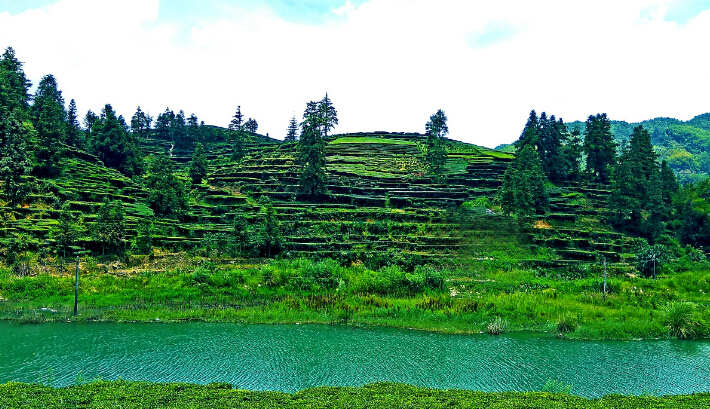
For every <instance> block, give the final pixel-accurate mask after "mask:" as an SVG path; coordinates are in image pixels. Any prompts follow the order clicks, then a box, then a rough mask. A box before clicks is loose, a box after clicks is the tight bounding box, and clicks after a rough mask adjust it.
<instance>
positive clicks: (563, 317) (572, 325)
mask: <svg viewBox="0 0 710 409" xmlns="http://www.w3.org/2000/svg"><path fill="white" fill-rule="evenodd" d="M578 326H579V322H578V317H577V316H576V315H574V314H571V313H569V312H567V311H565V312H564V313H562V314H560V316H559V317H558V319H557V332H559V333H561V334H567V333H569V332H574V331H575V330H576V329H577V327H578Z"/></svg>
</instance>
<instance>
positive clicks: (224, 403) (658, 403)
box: [0, 380, 710, 409]
mask: <svg viewBox="0 0 710 409" xmlns="http://www.w3.org/2000/svg"><path fill="white" fill-rule="evenodd" d="M708 405H710V394H708V393H700V394H695V395H692V396H683V395H680V396H663V397H654V396H622V395H609V396H605V397H603V398H601V399H585V398H581V397H578V396H573V395H569V394H565V393H550V392H494V393H486V392H476V391H465V390H457V389H453V390H437V389H429V388H422V387H416V386H409V385H403V384H395V383H384V382H382V383H374V384H369V385H365V386H362V387H332V386H321V387H317V388H310V389H305V390H302V391H299V392H296V393H293V394H291V393H283V392H252V391H244V390H235V389H233V387H232V385H230V384H226V383H212V384H208V385H193V384H184V383H168V384H160V383H148V382H131V381H121V380H119V381H93V382H89V383H85V384H81V385H75V386H70V387H66V388H51V387H48V386H42V385H36V384H34V385H27V384H21V383H8V384H4V385H0V407H8V408H25V409H30V408H41V409H50V408H66V407H81V408H105V407H121V408H151V409H153V408H177V407H200V408H225V407H240V408H241V407H243V408H291V407H298V408H348V409H354V408H415V407H416V408H451V407H458V408H463V407H465V408H486V409H495V408H501V409H502V408H523V407H524V408H530V409H533V408H545V409H547V408H579V409H586V408H590V409H591V408H616V409H626V408H628V409H631V408H634V409H635V408H657V409H660V408H669V409H670V408H672V409H683V408H701V407H708Z"/></svg>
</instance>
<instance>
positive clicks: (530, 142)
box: [515, 109, 540, 152]
mask: <svg viewBox="0 0 710 409" xmlns="http://www.w3.org/2000/svg"><path fill="white" fill-rule="evenodd" d="M526 146H532V147H533V149H535V151H537V150H538V149H539V147H540V120H539V119H538V117H537V113H536V112H535V110H534V109H533V110H532V111H530V116H529V117H528V121H527V123H525V128H523V132H522V133H521V134H520V138H518V140H517V141H516V142H515V151H516V152H520V151H522V150H523V148H525V147H526Z"/></svg>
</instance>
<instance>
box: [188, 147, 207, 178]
mask: <svg viewBox="0 0 710 409" xmlns="http://www.w3.org/2000/svg"><path fill="white" fill-rule="evenodd" d="M188 173H189V175H190V179H192V183H194V184H199V183H202V179H204V178H205V177H207V157H206V156H205V148H204V146H202V144H201V143H199V142H198V143H197V146H195V151H194V152H193V153H192V161H190V170H189V172H188Z"/></svg>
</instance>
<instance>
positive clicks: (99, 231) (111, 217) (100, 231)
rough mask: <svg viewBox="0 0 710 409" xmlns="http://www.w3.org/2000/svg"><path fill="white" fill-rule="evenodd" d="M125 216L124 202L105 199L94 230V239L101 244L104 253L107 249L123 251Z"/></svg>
mask: <svg viewBox="0 0 710 409" xmlns="http://www.w3.org/2000/svg"><path fill="white" fill-rule="evenodd" d="M125 218H126V211H125V209H124V208H123V203H122V202H120V201H118V200H112V201H109V200H108V199H104V202H103V204H102V205H101V207H99V211H98V217H97V218H96V223H95V224H94V226H93V231H92V233H93V234H92V236H93V238H94V240H96V241H97V242H98V243H100V244H101V247H102V250H103V252H104V253H105V252H106V250H107V249H108V250H109V251H110V252H117V253H121V252H122V251H123V249H124V245H125V241H126V227H125Z"/></svg>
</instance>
